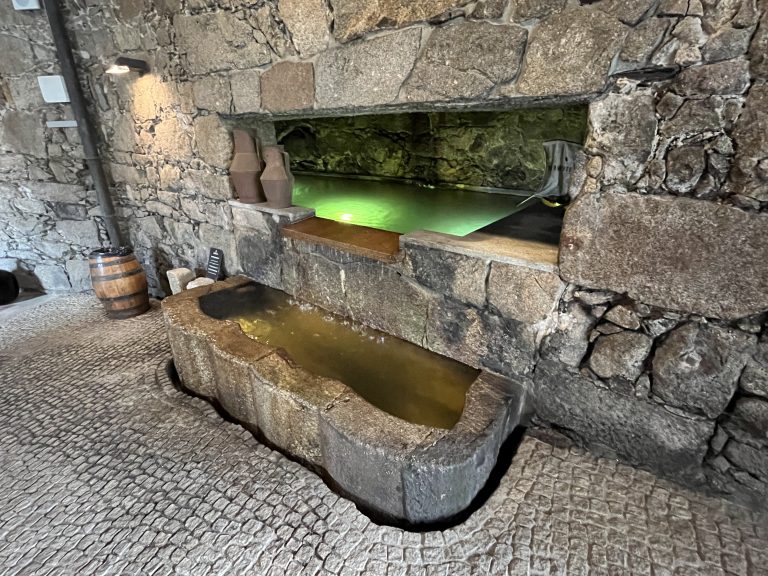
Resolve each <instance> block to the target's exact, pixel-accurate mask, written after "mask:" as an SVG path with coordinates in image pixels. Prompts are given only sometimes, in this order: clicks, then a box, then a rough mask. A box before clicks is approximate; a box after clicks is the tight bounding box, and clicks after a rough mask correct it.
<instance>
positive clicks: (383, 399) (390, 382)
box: [201, 283, 479, 428]
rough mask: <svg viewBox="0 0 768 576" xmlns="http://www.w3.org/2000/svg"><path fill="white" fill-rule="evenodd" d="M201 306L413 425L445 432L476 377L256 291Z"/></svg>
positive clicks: (256, 287)
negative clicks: (231, 321) (235, 322)
mask: <svg viewBox="0 0 768 576" xmlns="http://www.w3.org/2000/svg"><path fill="white" fill-rule="evenodd" d="M219 295H221V296H219ZM201 305H202V307H203V310H204V311H205V312H206V313H207V314H208V315H210V316H213V317H215V318H219V319H227V320H237V322H239V324H240V326H241V328H242V329H243V331H244V332H245V333H246V334H247V335H248V336H250V337H251V338H253V339H254V340H257V341H259V342H263V343H264V344H268V345H270V346H274V347H279V348H283V349H284V350H286V351H287V352H288V355H289V356H290V357H291V358H292V359H293V360H294V362H296V363H297V364H298V365H300V366H301V367H303V368H304V369H305V370H307V371H308V372H311V373H314V374H317V375H319V376H325V377H329V378H335V379H337V380H340V381H341V382H344V383H345V384H346V385H347V386H349V387H350V388H352V389H353V390H354V391H355V392H357V393H358V394H359V395H360V396H362V397H363V398H364V399H365V400H367V401H368V402H370V403H371V404H373V405H374V406H376V407H378V408H379V409H381V410H384V411H385V412H388V413H390V414H392V415H394V416H397V417H399V418H402V419H404V420H407V421H409V422H413V423H416V424H423V425H427V426H434V427H438V428H452V427H453V426H454V425H455V424H456V422H457V421H458V420H459V417H460V416H461V413H462V411H463V409H464V397H465V395H466V392H467V389H468V388H469V386H470V384H472V382H473V381H474V380H475V378H477V376H478V374H479V371H478V370H475V369H474V368H471V367H470V366H467V365H465V364H462V363H460V362H456V361H455V360H451V359H450V358H446V357H444V356H440V355H438V354H435V353H434V352H430V351H429V350H425V349H424V348H421V347H419V346H416V345H414V344H411V343H409V342H406V341H404V340H401V339H399V338H395V337H393V336H390V335H388V334H385V333H383V332H380V331H378V330H373V329H371V328H368V327H365V326H363V325H361V324H358V323H355V322H351V321H350V320H347V319H345V318H342V317H340V316H337V315H335V314H331V313H329V312H326V311H324V310H322V309H320V308H317V307H315V306H311V305H309V304H306V303H300V302H297V301H296V300H294V299H292V298H291V297H290V296H288V295H287V294H285V293H284V292H281V291H279V290H275V289H272V288H269V287H267V286H262V285H260V284H256V283H253V284H247V285H245V286H242V287H239V288H237V289H234V290H226V291H222V292H217V293H214V294H211V295H209V296H206V297H204V298H203V299H202V301H201Z"/></svg>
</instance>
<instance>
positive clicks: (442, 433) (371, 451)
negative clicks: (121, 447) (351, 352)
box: [163, 276, 525, 526]
mask: <svg viewBox="0 0 768 576" xmlns="http://www.w3.org/2000/svg"><path fill="white" fill-rule="evenodd" d="M249 283H252V281H251V280H250V279H248V278H245V277H242V276H240V277H234V278H231V279H229V280H226V281H222V282H217V283H216V284H213V285H211V286H204V287H200V288H196V289H193V290H188V291H185V292H182V293H181V294H178V295H175V296H172V297H169V298H167V299H165V300H164V301H163V312H164V317H165V323H166V327H167V331H168V336H169V339H170V343H171V348H172V350H173V357H174V361H175V364H176V368H177V370H178V373H179V375H180V377H181V380H182V383H183V385H184V386H185V387H186V388H187V389H189V390H190V391H191V392H193V393H195V394H197V395H200V396H202V397H205V398H207V399H209V400H214V401H216V402H218V403H219V404H220V405H221V406H222V407H223V409H224V410H226V412H228V413H229V414H230V415H231V416H232V417H233V418H235V419H236V420H238V421H240V422H241V423H242V424H243V425H245V426H246V427H248V428H249V429H251V430H252V431H254V432H256V433H257V434H259V435H260V436H261V437H263V438H265V439H266V440H267V441H268V442H269V443H271V444H272V445H274V446H275V447H277V448H279V449H280V450H281V451H283V452H284V453H286V454H288V455H289V456H291V457H293V458H296V459H297V460H299V461H301V462H302V463H304V464H305V465H307V466H309V467H310V468H313V469H315V470H318V471H319V472H321V473H322V474H323V476H324V477H326V478H327V479H328V480H329V482H330V483H331V484H332V485H333V486H334V487H335V488H336V489H338V490H339V491H340V492H341V493H343V494H345V495H346V496H348V497H349V498H350V499H352V500H354V501H355V502H356V503H357V504H358V505H359V506H360V507H361V508H362V509H364V510H366V511H369V512H372V513H375V514H376V515H378V516H380V517H383V518H385V519H387V520H392V521H398V522H404V523H407V524H409V525H414V526H418V525H428V524H433V523H438V522H445V521H449V520H450V519H452V518H454V517H456V516H457V515H460V514H461V513H462V512H463V511H465V510H466V509H467V508H468V507H469V506H470V505H471V504H472V502H473V500H474V499H475V497H476V496H477V495H478V493H479V492H480V490H481V489H482V488H483V486H484V485H485V483H486V481H487V480H488V477H489V475H490V474H491V471H492V469H493V467H494V465H495V463H496V460H497V457H498V454H499V450H500V447H501V445H502V443H503V442H504V441H505V440H506V439H507V437H508V436H509V435H510V433H511V432H512V431H513V430H514V429H515V428H516V427H517V426H518V424H520V421H521V418H522V416H523V413H524V408H525V393H524V390H523V388H522V387H521V386H519V385H518V384H516V383H514V382H512V381H510V380H507V379H505V378H502V377H499V376H497V375H494V374H491V373H487V372H480V373H479V376H477V378H476V379H475V380H474V381H473V382H472V383H471V384H470V385H469V388H468V390H467V393H466V399H465V403H464V410H463V412H462V413H461V415H460V417H459V419H458V422H457V423H456V424H455V425H454V426H453V427H452V428H450V429H444V428H435V427H431V426H425V425H422V424H414V423H411V422H407V421H405V420H402V419H400V418H398V417H396V416H393V415H391V414H389V413H387V412H384V411H382V410H380V409H379V408H377V407H375V406H373V405H372V404H370V403H368V402H367V401H366V400H364V399H363V398H362V397H360V396H359V395H358V394H357V393H355V392H354V391H353V390H352V389H351V388H350V387H349V386H347V385H346V384H344V383H342V382H340V381H338V380H334V379H331V378H325V377H321V376H317V375H315V374H311V373H309V372H308V371H306V370H304V369H303V368H302V367H300V366H298V365H297V364H296V363H295V362H293V361H292V360H291V358H290V357H289V356H288V354H287V352H286V351H285V350H283V349H279V348H274V347H272V346H268V345H265V344H263V343H262V342H257V341H256V340H254V339H252V338H249V337H248V336H247V335H246V334H245V333H244V332H243V331H242V329H241V327H240V325H239V324H238V323H237V322H236V321H232V320H218V319H215V318H213V317H211V316H209V315H207V314H206V313H205V312H203V310H202V308H201V305H200V303H201V300H203V299H204V298H205V297H206V295H208V294H211V293H214V292H218V291H221V290H235V289H237V288H238V287H242V286H244V285H246V284H249Z"/></svg>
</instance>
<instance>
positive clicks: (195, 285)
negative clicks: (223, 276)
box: [187, 276, 214, 290]
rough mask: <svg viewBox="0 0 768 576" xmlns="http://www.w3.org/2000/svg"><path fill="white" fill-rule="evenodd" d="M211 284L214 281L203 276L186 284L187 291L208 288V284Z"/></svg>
mask: <svg viewBox="0 0 768 576" xmlns="http://www.w3.org/2000/svg"><path fill="white" fill-rule="evenodd" d="M213 283H214V280H211V279H210V278H206V277H204V276H203V277H202V278H197V279H196V280H192V282H190V283H189V284H187V290H191V289H192V288H199V287H200V286H208V284H213Z"/></svg>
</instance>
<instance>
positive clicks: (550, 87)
mask: <svg viewBox="0 0 768 576" xmlns="http://www.w3.org/2000/svg"><path fill="white" fill-rule="evenodd" d="M625 33H626V31H625V27H624V25H622V24H621V22H619V21H618V20H617V19H615V18H613V17H612V16H609V15H607V14H606V13H604V12H601V11H599V10H584V9H581V10H578V9H574V10H568V11H565V12H561V13H559V14H555V15H553V16H550V17H549V18H547V19H546V20H544V21H543V22H541V23H540V24H539V26H537V27H536V28H535V29H534V31H533V32H532V33H531V38H530V41H529V45H528V51H527V53H526V58H525V64H524V65H523V71H522V72H521V74H520V79H519V80H518V82H517V85H516V90H517V91H518V92H519V93H520V94H529V95H536V96H549V95H567V94H588V93H590V92H598V91H600V90H602V88H603V87H604V86H605V82H606V79H607V76H608V69H609V68H610V64H611V60H612V59H613V57H614V56H615V55H616V53H617V52H618V51H619V47H620V41H621V40H622V38H623V36H624V34H625Z"/></svg>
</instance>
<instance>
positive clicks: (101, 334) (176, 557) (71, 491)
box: [0, 296, 768, 576]
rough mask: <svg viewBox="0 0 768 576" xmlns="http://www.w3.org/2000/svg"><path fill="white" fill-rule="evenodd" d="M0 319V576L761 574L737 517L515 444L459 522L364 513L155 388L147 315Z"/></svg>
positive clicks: (84, 303)
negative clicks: (418, 521)
mask: <svg viewBox="0 0 768 576" xmlns="http://www.w3.org/2000/svg"><path fill="white" fill-rule="evenodd" d="M4 324H5V325H3V326H2V327H1V328H0V386H1V387H2V388H1V390H2V396H0V573H2V574H14V575H15V574H117V573H125V574H142V575H144V574H146V575H149V574H170V573H180V574H256V575H271V574H279V575H283V574H289V575H294V574H296V575H298V574H302V575H304V574H308V575H311V574H341V575H347V574H349V575H351V574H375V575H378V574H382V575H383V574H414V575H415V574H423V575H445V576H449V575H450V576H456V575H463V574H477V575H481V574H568V575H571V574H587V573H589V574H630V573H636V574H656V575H665V574H696V575H706V574H723V573H728V574H766V573H768V550H767V546H766V545H767V544H768V527H766V524H765V521H764V520H761V519H759V518H756V517H753V516H752V515H751V514H750V513H749V512H747V511H746V510H744V509H742V508H739V507H737V506H735V505H733V504H729V503H726V502H724V501H721V500H717V499H712V498H708V497H705V496H701V495H697V494H693V493H690V492H688V491H686V490H683V489H681V488H679V487H676V486H674V485H672V484H669V483H667V482H664V481H660V480H658V479H656V478H655V477H654V476H652V475H650V474H648V473H645V472H641V471H637V470H634V469H632V468H628V467H625V466H622V465H618V464H616V463H614V462H611V461H608V460H602V459H595V458H593V457H591V456H589V455H588V454H585V453H584V452H582V451H580V450H577V449H575V448H556V447H554V446H552V445H550V444H547V443H545V442H543V441H540V440H537V439H534V438H530V437H528V438H525V439H524V440H523V442H522V444H521V446H520V448H519V450H518V454H517V456H516V457H515V460H514V462H513V463H512V466H511V467H510V469H509V471H508V472H507V474H506V475H505V476H504V478H503V479H502V481H501V484H500V486H499V488H498V490H497V491H496V492H495V493H494V494H493V495H492V496H491V497H490V498H489V500H488V501H487V502H486V504H485V505H484V506H483V507H482V508H481V509H480V510H478V511H477V512H476V513H475V514H474V515H473V516H471V517H470V518H469V520H467V521H466V522H464V523H463V524H461V525H459V526H457V527H455V528H452V529H449V530H445V531H443V532H426V533H411V532H405V531H402V530H399V529H396V528H392V527H384V526H378V525H376V524H373V523H372V522H371V521H370V520H369V519H368V518H366V517H365V516H363V515H362V514H360V513H359V512H358V511H357V509H356V508H355V507H354V506H353V505H352V504H351V503H350V502H348V501H346V500H344V499H343V498H340V497H338V496H336V495H335V494H334V493H333V492H331V491H330V490H329V489H328V488H327V487H326V486H325V484H323V482H322V481H321V480H320V479H319V478H318V477H317V476H315V475H314V474H312V473H310V472H308V471H306V470H305V469H304V468H302V467H301V466H299V465H298V464H295V463H293V462H291V461H289V460H287V459H285V458H283V457H282V456H280V455H279V454H277V453H275V452H273V451H271V450H269V449H267V448H265V447H264V446H262V445H260V444H258V443H257V442H256V441H255V440H253V439H252V438H251V437H250V436H249V435H248V434H247V433H244V432H243V431H242V430H241V429H240V428H239V427H238V426H236V425H234V424H231V423H228V422H226V421H223V420H222V419H221V418H219V416H218V415H217V414H216V413H215V412H214V411H213V410H211V409H210V408H209V407H208V406H207V405H206V404H205V403H204V402H202V401H200V400H192V399H190V398H188V397H186V396H184V395H183V394H181V393H179V392H177V391H175V390H174V389H173V388H171V387H169V386H167V385H164V384H163V383H162V382H158V381H157V380H156V379H155V377H154V374H155V370H156V368H157V367H158V366H159V365H160V364H161V362H162V361H163V360H164V359H166V358H167V357H168V355H169V349H168V345H167V343H166V341H165V337H164V330H163V325H162V321H161V317H160V314H159V311H158V310H157V309H156V308H155V309H154V310H153V311H152V312H150V313H148V314H145V315H143V316H141V317H139V318H135V319H132V320H123V321H108V320H106V318H105V317H104V315H103V313H102V311H101V307H100V305H99V304H98V302H97V301H95V299H94V298H92V297H88V296H77V297H65V298H60V299H57V300H54V301H50V302H47V303H45V304H42V305H41V306H39V307H37V308H35V309H32V310H27V311H24V312H23V313H22V314H20V315H18V316H16V317H15V318H12V319H11V320H9V321H7V322H5V323H4Z"/></svg>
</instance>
